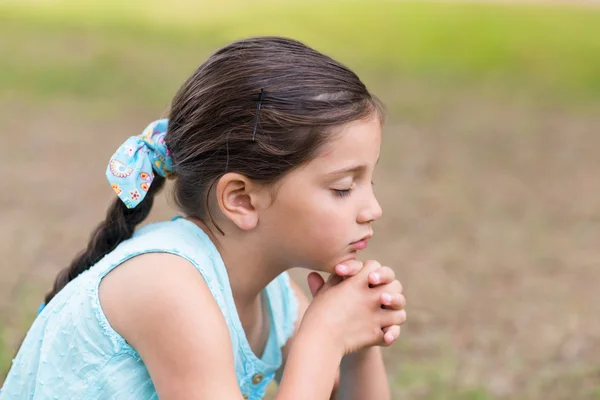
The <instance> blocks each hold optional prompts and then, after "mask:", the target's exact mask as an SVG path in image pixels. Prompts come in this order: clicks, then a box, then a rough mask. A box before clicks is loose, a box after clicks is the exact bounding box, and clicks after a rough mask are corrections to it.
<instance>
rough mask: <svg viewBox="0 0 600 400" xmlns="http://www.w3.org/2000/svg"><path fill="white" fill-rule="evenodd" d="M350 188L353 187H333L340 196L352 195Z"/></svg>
mask: <svg viewBox="0 0 600 400" xmlns="http://www.w3.org/2000/svg"><path fill="white" fill-rule="evenodd" d="M350 190H351V189H345V190H340V189H333V191H334V192H335V193H336V194H337V195H338V196H340V197H348V196H350Z"/></svg>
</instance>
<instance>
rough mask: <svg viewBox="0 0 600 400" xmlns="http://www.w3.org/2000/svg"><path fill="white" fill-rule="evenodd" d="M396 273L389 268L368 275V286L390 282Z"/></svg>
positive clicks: (382, 268)
mask: <svg viewBox="0 0 600 400" xmlns="http://www.w3.org/2000/svg"><path fill="white" fill-rule="evenodd" d="M394 279H396V273H395V272H394V270H393V269H391V268H390V267H381V268H379V269H378V270H376V271H373V272H371V273H370V274H369V284H371V285H373V286H376V285H382V284H386V283H390V282H392V281H393V280H394Z"/></svg>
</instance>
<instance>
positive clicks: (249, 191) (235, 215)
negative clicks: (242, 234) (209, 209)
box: [216, 172, 262, 230]
mask: <svg viewBox="0 0 600 400" xmlns="http://www.w3.org/2000/svg"><path fill="white" fill-rule="evenodd" d="M216 194H217V201H218V203H219V208H220V209H221V212H222V213H223V214H225V216H226V217H227V218H229V219H230V220H231V221H232V222H233V223H234V224H236V225H237V226H238V227H239V228H240V229H243V230H250V229H254V228H255V227H256V226H257V225H258V210H259V209H260V207H257V206H258V205H259V202H260V200H261V195H262V191H261V186H260V185H258V184H256V183H254V182H253V181H252V180H250V179H249V178H247V177H246V176H244V175H242V174H238V173H234V172H229V173H227V174H225V175H223V176H222V177H221V178H220V179H219V182H218V183H217V187H216Z"/></svg>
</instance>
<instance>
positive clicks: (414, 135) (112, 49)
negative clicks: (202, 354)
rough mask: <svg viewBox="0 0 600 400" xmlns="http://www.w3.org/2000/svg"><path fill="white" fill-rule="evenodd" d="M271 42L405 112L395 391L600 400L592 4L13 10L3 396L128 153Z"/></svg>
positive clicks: (397, 136)
mask: <svg viewBox="0 0 600 400" xmlns="http://www.w3.org/2000/svg"><path fill="white" fill-rule="evenodd" d="M264 34H275V35H283V36H290V37H294V38H297V39H300V40H302V41H304V42H306V43H307V44H309V45H311V46H313V47H315V48H317V49H318V50H321V51H323V52H325V53H327V54H330V55H332V56H334V57H335V58H337V59H339V60H341V61H342V62H344V63H345V64H347V65H348V66H350V67H351V68H353V69H354V70H355V71H356V72H357V73H358V74H359V76H361V78H362V79H363V80H364V82H365V83H366V84H367V86H368V87H369V88H370V89H371V90H372V91H373V92H374V93H376V94H377V95H378V96H379V97H380V98H381V99H382V100H383V101H384V102H385V103H386V104H387V105H388V107H389V111H390V116H389V120H388V123H387V126H386V128H385V131H384V135H385V136H384V144H383V148H382V158H381V162H380V166H379V170H378V172H377V176H376V181H375V182H376V192H377V195H378V196H379V198H380V201H381V203H382V206H383V208H384V218H383V219H382V220H381V221H380V222H378V223H377V225H376V234H375V238H374V239H373V241H372V245H371V246H370V247H369V249H368V250H367V251H366V255H365V258H367V257H368V258H376V259H378V260H380V261H381V262H382V263H384V264H387V265H390V266H393V267H394V268H395V270H396V271H397V275H398V277H399V278H400V280H401V281H402V282H403V284H404V286H405V291H406V296H407V299H408V306H409V308H408V310H409V321H408V322H407V323H406V325H405V327H404V328H403V334H402V337H401V340H400V341H399V342H398V343H397V344H396V345H395V346H394V347H393V348H391V349H386V350H385V357H386V363H387V365H388V373H389V377H390V381H391V384H392V388H393V393H394V399H459V400H460V399H473V400H474V399H600V265H599V264H600V246H599V244H600V179H599V178H600V157H599V155H600V129H599V126H600V7H598V4H597V3H595V2H590V1H587V2H577V1H564V2H560V1H559V2H552V3H544V2H529V3H522V2H516V1H511V2H510V3H501V2H463V3H455V2H437V3H434V2H400V1H383V0H378V1H360V0H356V1H346V2H341V1H328V2H322V1H315V0H304V1H292V0H290V1H285V2H284V1H264V0H259V1H252V2H250V1H248V2H243V1H239V0H238V1H231V0H223V1H221V2H212V1H211V2H208V1H206V2H203V1H191V0H189V1H186V0H170V1H158V0H146V1H144V2H121V1H116V0H91V1H83V2H82V1H76V0H55V1H50V0H47V1H7V0H5V1H2V2H0V121H1V129H0V171H2V175H3V177H2V179H1V180H0V256H1V261H0V383H1V382H2V377H3V376H4V375H5V373H6V372H7V370H8V368H9V366H10V362H11V359H12V357H13V355H14V352H15V349H16V346H18V343H19V342H20V340H21V338H22V337H23V335H24V334H25V332H26V331H27V329H28V327H29V326H30V324H31V322H32V320H33V319H34V318H35V314H36V310H37V307H38V305H39V303H40V301H41V300H42V297H43V294H44V293H45V292H46V291H47V290H48V289H49V287H50V285H51V281H52V280H53V277H54V275H55V274H56V272H57V271H58V270H59V269H61V268H63V267H64V266H66V265H67V264H68V263H69V261H70V260H71V259H72V257H73V256H74V254H75V253H76V252H77V251H79V250H80V249H82V248H83V246H84V245H85V243H86V242H87V239H88V235H89V233H90V232H91V230H92V228H93V227H94V226H95V225H96V224H97V223H98V222H99V221H100V220H101V219H103V216H104V212H105V210H106V208H107V206H108V204H109V202H110V201H111V199H112V198H113V196H114V194H113V192H112V190H111V188H110V186H109V185H108V183H107V182H106V181H105V177H104V171H105V167H106V163H107V160H108V158H109V157H110V155H111V154H112V152H113V151H114V149H115V148H116V147H117V146H118V145H120V144H121V143H122V141H123V140H124V139H125V138H126V137H128V136H131V135H135V134H138V133H140V132H141V130H142V129H143V128H144V127H145V126H146V125H147V123H148V122H149V121H151V120H154V119H157V118H159V117H162V116H164V115H166V112H167V110H168V107H169V101H170V99H171V97H172V96H173V94H174V93H175V91H176V90H177V88H178V87H179V85H180V84H181V83H182V82H183V81H184V79H185V78H186V77H187V76H188V75H189V74H191V72H192V71H193V70H194V69H195V68H196V67H197V66H198V65H199V64H200V63H201V62H202V61H203V60H204V59H205V58H206V57H207V56H208V55H209V54H210V53H211V52H213V51H215V50H216V49H218V48H219V47H221V46H223V45H225V44H227V43H228V42H230V41H232V40H235V39H239V38H242V37H246V36H252V35H264ZM155 208H156V209H155V210H154V211H153V214H152V220H160V219H164V218H169V217H171V216H172V215H173V214H175V213H176V211H175V210H174V209H173V208H172V207H171V206H170V203H169V201H168V200H167V197H166V196H161V201H160V202H159V204H158V206H157V207H155ZM305 275H306V271H294V277H295V278H297V279H298V281H299V282H303V281H304V277H305Z"/></svg>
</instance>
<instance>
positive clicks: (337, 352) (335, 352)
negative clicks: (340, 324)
mask: <svg viewBox="0 0 600 400" xmlns="http://www.w3.org/2000/svg"><path fill="white" fill-rule="evenodd" d="M334 332H335V331H334V330H333V329H329V328H328V327H326V326H324V325H323V324H316V323H312V322H311V321H310V320H309V319H306V318H305V319H303V320H302V322H301V323H300V326H299V327H298V331H297V332H296V334H295V339H294V342H297V341H299V342H306V343H318V347H319V348H320V349H323V350H325V351H326V352H327V353H329V354H331V356H333V357H334V358H335V359H336V360H337V361H338V362H341V361H342V358H343V357H344V354H345V349H344V345H343V341H342V340H341V338H339V337H337V336H336V335H335V334H334Z"/></svg>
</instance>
